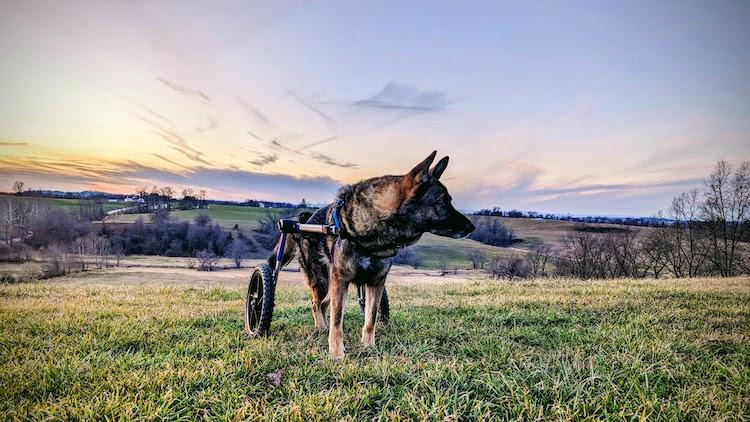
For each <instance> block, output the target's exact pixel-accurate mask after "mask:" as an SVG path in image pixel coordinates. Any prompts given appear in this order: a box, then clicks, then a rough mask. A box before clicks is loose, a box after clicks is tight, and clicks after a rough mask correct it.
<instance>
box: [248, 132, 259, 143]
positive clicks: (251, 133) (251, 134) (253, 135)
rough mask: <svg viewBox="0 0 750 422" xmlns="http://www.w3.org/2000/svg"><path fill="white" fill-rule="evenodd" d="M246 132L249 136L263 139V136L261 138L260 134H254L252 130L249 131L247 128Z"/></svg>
mask: <svg viewBox="0 0 750 422" xmlns="http://www.w3.org/2000/svg"><path fill="white" fill-rule="evenodd" d="M247 134H248V135H250V136H252V137H253V138H255V139H257V140H258V141H263V138H261V137H260V136H258V135H256V134H255V133H254V132H251V131H250V130H247Z"/></svg>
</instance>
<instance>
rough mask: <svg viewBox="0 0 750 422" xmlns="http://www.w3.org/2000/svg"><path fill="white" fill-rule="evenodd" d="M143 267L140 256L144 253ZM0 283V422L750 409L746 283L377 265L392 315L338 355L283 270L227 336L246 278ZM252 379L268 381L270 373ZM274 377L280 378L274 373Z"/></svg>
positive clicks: (351, 328)
mask: <svg viewBox="0 0 750 422" xmlns="http://www.w3.org/2000/svg"><path fill="white" fill-rule="evenodd" d="M144 261H148V260H145V259H144ZM130 264H131V265H132V266H131V267H128V268H110V269H106V270H97V271H90V272H86V273H82V274H76V275H71V276H67V277H63V278H59V279H55V280H54V281H48V282H45V283H36V284H20V285H3V286H0V414H2V415H4V417H5V418H8V419H44V418H51V419H102V418H112V419H114V418H117V419H120V418H127V419H155V418H160V417H165V418H167V419H199V418H201V419H202V418H210V419H219V420H241V419H249V420H255V419H261V418H263V419H266V418H273V419H285V420H331V419H337V420H341V419H344V420H364V419H377V418H381V419H393V420H404V419H433V420H439V419H473V420H482V419H485V420H488V419H523V420H529V419H541V418H551V419H558V420H569V419H656V420H705V419H714V420H715V419H722V420H745V419H747V418H748V415H750V401H749V400H748V397H750V346H748V334H749V333H750V278H747V277H745V278H734V279H713V278H711V279H691V280H658V281H656V280H614V281H597V282H591V281H588V282H584V281H576V280H567V279H548V280H535V281H524V282H520V283H507V282H497V281H492V280H489V279H487V278H486V277H485V276H484V275H483V274H480V273H475V272H471V271H460V272H459V273H458V274H455V275H453V274H451V275H447V276H440V272H437V271H429V270H412V269H409V268H405V267H396V268H394V270H393V272H392V275H391V276H390V277H389V281H388V284H387V286H388V290H389V293H390V296H391V309H392V311H391V315H392V320H391V323H390V324H388V325H381V326H378V328H377V337H376V342H377V349H375V350H365V349H362V348H361V347H360V346H359V344H358V339H359V331H360V328H361V324H362V317H361V315H360V314H359V309H358V307H357V305H356V303H355V301H354V298H353V296H355V295H354V293H353V289H350V294H349V302H348V306H347V309H346V315H345V323H344V324H345V335H346V337H345V344H346V346H347V356H346V358H345V359H344V360H343V361H334V360H331V359H329V358H328V356H327V342H326V336H325V335H324V334H316V333H314V332H313V329H312V328H313V325H312V318H311V316H310V310H309V306H310V305H309V296H308V295H307V292H306V290H305V288H304V287H303V285H302V283H301V280H300V275H299V273H295V272H289V271H285V272H283V273H282V275H281V280H280V285H279V289H278V296H277V307H276V311H275V314H274V321H273V326H272V330H273V335H272V336H270V337H267V338H256V339H248V338H246V337H245V335H244V333H243V331H242V329H243V322H242V306H243V301H244V287H245V280H246V278H247V276H248V274H249V272H248V270H247V269H242V270H226V271H220V272H216V273H201V272H197V271H190V270H186V269H183V268H169V266H168V265H160V262H158V261H148V262H146V263H141V264H140V265H138V264H137V263H133V262H132V261H130ZM269 374H272V376H271V377H269ZM279 374H281V375H280V378H279V382H278V385H275V382H274V381H275V380H273V379H272V378H275V376H278V375H279Z"/></svg>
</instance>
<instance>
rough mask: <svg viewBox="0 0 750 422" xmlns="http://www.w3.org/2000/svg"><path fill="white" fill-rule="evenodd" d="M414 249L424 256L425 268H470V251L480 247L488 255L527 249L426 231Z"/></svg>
mask: <svg viewBox="0 0 750 422" xmlns="http://www.w3.org/2000/svg"><path fill="white" fill-rule="evenodd" d="M413 248H414V251H415V252H416V253H417V255H419V257H420V258H422V266H423V267H425V268H442V267H443V265H445V267H446V268H447V269H453V268H459V269H470V268H471V261H470V260H469V252H470V251H472V250H474V249H478V250H480V251H482V253H483V254H485V255H486V256H487V260H489V259H490V258H491V257H492V256H495V255H497V256H507V255H511V254H514V253H516V254H519V255H523V254H524V253H526V252H525V251H521V250H517V249H514V248H498V247H495V246H490V245H485V244H483V243H479V242H477V241H474V240H470V239H452V238H448V237H441V236H436V235H433V234H430V233H425V234H424V235H423V236H422V238H421V239H420V240H419V242H417V243H416V244H415V245H414V246H413Z"/></svg>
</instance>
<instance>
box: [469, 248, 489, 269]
mask: <svg viewBox="0 0 750 422" xmlns="http://www.w3.org/2000/svg"><path fill="white" fill-rule="evenodd" d="M469 260H470V261H471V268H473V269H475V270H479V269H484V266H485V265H487V255H485V254H484V253H483V252H482V251H480V250H479V249H472V250H470V251H469Z"/></svg>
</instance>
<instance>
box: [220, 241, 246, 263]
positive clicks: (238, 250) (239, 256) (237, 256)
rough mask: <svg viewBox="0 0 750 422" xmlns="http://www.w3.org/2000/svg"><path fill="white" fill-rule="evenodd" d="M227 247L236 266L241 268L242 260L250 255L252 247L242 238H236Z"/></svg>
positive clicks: (229, 255)
mask: <svg viewBox="0 0 750 422" xmlns="http://www.w3.org/2000/svg"><path fill="white" fill-rule="evenodd" d="M227 249H228V251H227V253H226V255H227V257H228V258H231V259H232V261H234V266H235V267H236V268H241V267H242V260H243V259H245V258H247V257H248V256H250V248H248V247H247V243H246V242H245V241H244V240H242V239H234V241H232V243H231V244H230V245H229V248H227Z"/></svg>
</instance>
